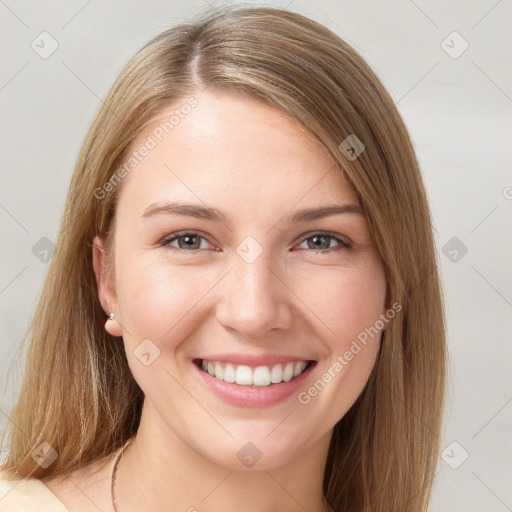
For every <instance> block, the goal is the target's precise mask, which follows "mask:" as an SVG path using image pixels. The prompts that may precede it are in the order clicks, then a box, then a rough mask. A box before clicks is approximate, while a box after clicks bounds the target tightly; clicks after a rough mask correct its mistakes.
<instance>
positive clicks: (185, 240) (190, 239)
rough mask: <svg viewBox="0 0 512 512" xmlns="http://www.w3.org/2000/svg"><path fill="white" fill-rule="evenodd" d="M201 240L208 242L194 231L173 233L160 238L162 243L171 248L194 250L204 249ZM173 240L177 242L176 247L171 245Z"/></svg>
mask: <svg viewBox="0 0 512 512" xmlns="http://www.w3.org/2000/svg"><path fill="white" fill-rule="evenodd" d="M202 240H205V241H206V242H207V243H208V241H207V240H206V238H205V237H204V236H201V235H199V234H198V233H196V232H194V231H190V232H183V233H173V234H172V235H171V236H170V237H168V238H166V239H164V240H162V245H165V246H169V247H171V248H172V249H178V250H180V249H181V250H183V251H194V250H195V249H205V247H204V246H201V241H202ZM174 242H177V243H178V246H177V247H176V246H175V245H172V244H173V243H174Z"/></svg>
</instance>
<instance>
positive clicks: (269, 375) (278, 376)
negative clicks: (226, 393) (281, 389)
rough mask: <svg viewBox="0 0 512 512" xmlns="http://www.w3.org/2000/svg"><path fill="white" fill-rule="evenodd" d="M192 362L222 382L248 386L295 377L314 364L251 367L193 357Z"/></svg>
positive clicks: (298, 362) (278, 382) (263, 384)
mask: <svg viewBox="0 0 512 512" xmlns="http://www.w3.org/2000/svg"><path fill="white" fill-rule="evenodd" d="M194 364H195V365H196V366H197V367H198V368H200V369H201V370H202V371H204V372H205V373H208V374H210V375H211V376H212V377H213V378H215V379H217V380H220V381H223V382H228V383H232V384H238V385H240V386H248V387H266V386H273V385H275V384H281V383H282V382H288V381H290V380H293V379H295V378H296V377H298V376H299V375H301V374H302V373H304V372H305V371H306V370H307V369H308V368H310V367H311V366H312V365H314V364H316V361H312V360H310V361H294V362H290V363H278V364H273V365H263V366H256V367H252V366H247V365H243V364H231V363H226V362H221V361H207V360H206V359H194Z"/></svg>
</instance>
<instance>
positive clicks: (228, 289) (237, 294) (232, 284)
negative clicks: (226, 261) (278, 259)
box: [217, 253, 293, 339]
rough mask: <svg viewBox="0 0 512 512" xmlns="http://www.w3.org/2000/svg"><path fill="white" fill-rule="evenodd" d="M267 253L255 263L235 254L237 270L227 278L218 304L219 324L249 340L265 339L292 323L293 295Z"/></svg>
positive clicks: (224, 280)
mask: <svg viewBox="0 0 512 512" xmlns="http://www.w3.org/2000/svg"><path fill="white" fill-rule="evenodd" d="M264 254H265V253H263V254H261V255H260V256H259V257H258V258H257V259H256V260H255V261H253V262H252V263H248V262H246V261H244V260H243V259H242V258H241V257H240V256H239V255H238V254H236V253H235V254H234V255H233V268H232V270H231V272H229V274H228V275H227V276H226V278H225V279H223V283H222V288H221V298H220V300H219V304H218V305H217V320H218V322H219V323H220V324H221V325H223V326H224V327H225V328H226V329H228V330H232V331H236V332H238V333H239V334H240V335H242V336H244V337H247V338H254V339H256V338H261V337H262V336H264V335H265V334H266V333H268V332H269V331H271V330H272V329H288V328H290V326H291V324H292V319H293V317H292V308H291V304H290V301H291V300H292V297H293V293H292V292H291V291H290V288H289V284H287V283H286V282H285V279H283V277H281V276H280V275H279V274H280V272H278V270H277V268H276V266H275V265H273V266H272V262H271V261H269V258H266V257H264Z"/></svg>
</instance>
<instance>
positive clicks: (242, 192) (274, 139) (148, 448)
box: [45, 91, 386, 512]
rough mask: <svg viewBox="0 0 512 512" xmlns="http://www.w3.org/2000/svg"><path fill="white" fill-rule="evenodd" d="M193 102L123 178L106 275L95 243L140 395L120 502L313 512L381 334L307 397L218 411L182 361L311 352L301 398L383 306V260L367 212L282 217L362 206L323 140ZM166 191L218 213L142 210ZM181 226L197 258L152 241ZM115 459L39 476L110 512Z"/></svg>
mask: <svg viewBox="0 0 512 512" xmlns="http://www.w3.org/2000/svg"><path fill="white" fill-rule="evenodd" d="M194 97H195V98H196V99H197V100H198V106H197V107H195V108H194V109H193V110H192V112H191V113H190V114H189V115H188V116H187V117H185V119H183V120H181V121H180V123H179V125H177V126H176V127H175V128H174V129H173V131H172V132H171V133H170V134H169V135H167V136H166V137H165V138H164V139H163V140H162V141H161V142H160V143H159V144H158V145H157V147H156V148H155V149H153V150H152V151H151V152H150V153H149V155H148V156H146V157H145V158H144V160H143V161H142V162H141V163H139V164H138V166H137V167H136V169H134V170H133V171H132V172H131V173H130V174H129V175H127V176H126V177H125V178H124V179H123V181H122V183H121V185H120V186H121V187H122V188H121V190H120V196H119V203H118V206H117V213H116V214H117V227H116V232H115V241H114V251H115V254H114V262H113V264H114V269H113V272H112V275H111V276H110V277H108V275H107V273H106V272H104V270H103V267H104V265H105V264H106V263H107V262H106V261H105V255H104V253H103V252H102V251H101V250H100V249H101V248H102V247H103V240H102V239H101V238H100V237H96V238H95V239H94V241H93V245H94V246H95V247H96V248H95V249H93V259H94V268H95V273H96V278H97V282H98V293H99V298H100V301H101V303H102V305H103V307H104V309H105V312H106V313H110V312H114V313H115V316H116V320H115V321H110V320H109V321H107V323H106V327H105V328H106V330H107V331H108V332H109V333H110V334H113V335H115V336H120V335H122V336H123V340H124V345H125V349H126V356H127V358H128V362H129V365H130V368H131V370H132V372H133V375H134V377H135V379H136V381H137V382H138V384H139V386H140V387H141V389H142V390H143V392H144V394H145V397H146V398H145V403H144V408H143V413H142V419H141V424H140V427H139V430H138V433H137V435H136V438H135V441H134V442H133V443H132V445H130V446H129V447H128V448H127V449H126V451H125V452H124V456H123V459H122V462H121V464H120V466H119V469H118V475H117V486H116V489H117V491H116V493H117V497H118V498H117V509H118V512H135V511H140V510H147V511H153V510H154V511H156V510H171V511H187V510H198V511H218V510H223V511H225V512H234V511H237V512H238V511H239V510H240V508H241V504H243V509H244V510H246V511H248V512H261V511H268V510H282V511H290V512H291V511H296V510H308V511H311V512H313V511H315V512H320V511H323V510H325V506H324V504H323V502H322V479H323V473H324V467H325V462H326V458H327V451H328V446H329V441H330V438H331V434H332V429H333V427H334V425H335V424H336V423H337V422H338V421H339V420H340V418H342V417H343V415H344V414H345V413H346V412H347V410H348V409H349V408H350V406H351V405H352V404H353V403H354V402H355V400H356V399H357V397H358V396H359V395H360V393H361V392H362V390H363V388H364V386H365V384H366V382H367V380H368V377H369V373H370V371H371V368H372V367H373V365H374V363H375V360H376V356H377V353H378V349H379V337H378V336H376V337H374V338H373V339H371V338H370V341H369V343H368V344H367V345H366V346H365V347H364V348H363V349H362V350H361V351H360V352H359V353H358V354H357V355H355V356H354V358H353V359H352V360H351V361H350V362H348V364H347V365H346V366H345V367H344V368H343V370H342V371H341V372H339V373H338V374H337V375H336V377H335V378H333V379H332V380H331V382H330V383H328V384H327V385H326V386H325V388H324V389H323V390H322V391H321V392H319V393H318V395H317V396H315V397H314V398H312V399H311V401H310V402H309V403H308V404H307V405H303V404H301V403H299V401H298V400H297V393H294V394H293V395H292V396H291V397H290V398H289V399H287V400H285V401H284V402H281V403H279V404H277V405H274V406H272V407H266V408H256V409H254V408H241V407H237V406H234V405H231V404H228V403H225V402H224V401H222V400H221V399H220V398H218V397H217V396H215V395H214V394H213V393H212V392H211V391H210V390H209V389H208V388H207V387H206V386H205V385H204V384H203V383H202V382H201V380H200V379H199V378H198V377H197V375H196V373H195V372H193V371H191V366H190V365H191V363H190V360H191V358H196V357H201V356H202V355H204V354H211V353H219V352H234V353H244V354H245V353H249V354H265V353H269V352H274V353H276V352H277V353H279V354H291V355H296V356H299V357H298V358H299V359H302V358H303V359H313V360H316V361H317V365H316V367H315V368H314V369H313V371H312V373H311V374H310V375H309V377H308V379H307V381H306V383H305V384H304V385H303V386H302V387H301V388H300V390H299V391H304V390H307V389H308V387H310V386H311V385H312V384H313V383H314V382H315V381H317V380H318V379H319V378H321V376H322V374H323V373H324V372H326V371H327V370H328V369H329V367H332V364H333V362H334V361H336V358H337V357H338V356H339V355H342V354H344V353H345V352H346V351H347V350H348V349H349V347H350V345H351V343H352V341H353V340H355V339H356V337H357V335H358V334H359V333H361V332H362V331H364V329H365V328H367V327H369V326H372V325H374V324H375V322H376V321H377V320H378V319H379V315H380V314H383V313H384V312H385V294H386V281H385V276H384V269H383V265H382V261H381V259H380V256H379V253H378V251H377V248H376V246H375V244H374V241H373V239H372V236H371V233H370V230H369V227H368V223H367V221H366V218H365V216H364V215H363V214H358V213H345V214H336V215H331V216H328V217H324V218H321V219H317V220H309V221H306V222H300V223H296V224H293V223H290V222H288V220H287V219H288V217H289V216H290V215H291V214H292V213H294V212H295V211H297V210H299V209H303V208H315V207H320V206H324V205H328V204H354V205H358V204H359V203H358V199H357V195H356V193H355V191H354V190H353V188H352V187H351V186H350V184H349V183H348V182H347V181H346V180H345V179H344V178H343V176H342V173H341V172H340V170H339V169H337V168H336V167H335V162H334V160H333V159H332V158H331V157H330V155H329V154H328V152H327V150H326V149H325V148H324V147H323V146H322V145H321V144H320V143H319V142H318V141H316V140H315V139H314V138H313V137H312V136H311V135H310V134H309V133H308V132H307V131H306V130H305V129H304V128H302V127H301V126H300V125H299V124H298V122H297V121H295V120H293V119H292V118H290V116H287V115H285V114H284V113H283V112H282V111H280V110H277V109H275V108H274V107H270V106H267V105H265V104H264V103H262V102H260V101H259V100H257V99H253V98H248V97H245V96H239V95H234V94H232V93H225V92H222V93H219V92H211V91H210V92H202V93H198V94H195V95H194ZM175 108H176V107H175V106H172V107H170V108H169V110H168V112H167V111H166V112H162V117H161V118H159V119H157V120H155V123H154V124H153V125H152V126H150V127H149V128H148V130H147V131H146V132H145V133H143V134H141V136H140V137H139V138H138V139H137V140H136V141H135V142H134V144H133V148H138V147H140V146H141V145H142V144H143V142H144V141H145V140H146V138H147V136H148V135H149V134H151V131H152V129H154V127H155V126H157V125H158V124H159V123H160V122H161V121H162V120H163V119H166V118H168V117H169V115H170V113H172V111H173V109H175ZM162 200H182V201H186V202H190V203H194V204H198V205H200V206H208V207H213V208H216V209H218V210H220V211H221V212H223V213H224V214H225V216H226V218H227V221H226V223H225V224H224V223H221V222H216V221H212V220H206V219H198V218H193V217H187V216H183V215H176V214H159V215H154V216H151V217H148V218H143V217H142V214H143V213H144V211H145V209H146V208H147V207H148V206H149V205H151V204H152V203H154V202H155V201H162ZM179 231H194V232H198V234H199V235H200V236H202V237H204V238H194V239H193V240H194V241H193V244H195V245H193V247H194V248H193V250H190V249H188V250H187V249H183V248H182V249H180V247H186V244H185V243H184V241H183V238H181V239H180V240H181V242H182V243H181V245H179V240H174V242H172V244H171V247H169V245H167V246H165V245H161V244H159V242H161V241H162V240H163V239H164V238H166V237H168V235H171V234H173V233H176V232H179ZM325 231H329V232H333V233H334V234H336V236H339V237H341V238H342V239H343V240H347V239H348V240H349V241H350V243H351V248H349V249H347V248H345V247H343V246H342V245H341V244H340V242H337V241H336V240H335V239H333V238H329V237H327V238H326V239H324V240H323V241H322V239H321V240H320V247H319V248H315V245H314V243H313V242H314V240H312V238H313V239H314V236H315V235H318V234H319V233H320V235H321V234H322V232H325ZM248 236H251V237H253V238H254V239H255V240H256V241H257V242H258V244H259V245H260V246H261V248H262V250H263V252H262V253H261V254H260V255H259V257H258V258H256V260H255V261H254V262H252V263H247V262H246V261H245V260H244V259H243V258H241V257H240V256H239V254H238V253H237V252H236V249H237V247H238V246H239V245H240V243H241V242H242V241H243V240H244V239H245V238H246V237H248ZM308 237H309V238H308ZM311 237H312V238H311ZM308 241H309V243H308ZM317 243H318V242H317ZM172 247H174V250H173V249H172ZM322 250H324V251H325V250H327V252H323V253H322V252H321V251H322ZM144 339H150V340H151V342H152V343H154V344H155V345H156V346H157V347H158V348H159V350H160V355H159V357H157V358H156V359H155V360H154V361H153V362H152V364H150V365H149V366H146V365H144V364H142V363H141V361H140V360H139V359H138V358H137V357H136V355H135V354H134V350H135V349H136V347H137V346H138V345H139V344H140V343H141V341H142V340H144ZM247 442H251V443H253V444H254V445H255V446H256V447H257V448H258V449H259V451H260V452H261V453H262V458H261V459H260V460H259V461H258V463H257V464H256V465H255V466H254V467H253V468H252V469H248V468H246V467H245V466H244V465H243V464H242V463H241V462H240V460H239V459H238V458H237V452H238V451H239V450H240V449H241V448H242V447H243V446H244V445H245V444H246V443H247ZM112 460H113V459H112V458H107V459H105V460H104V461H100V462H98V463H96V464H95V465H92V466H91V467H90V468H85V469H82V470H78V471H76V472H75V473H74V474H72V475H71V478H67V479H64V480H59V479H53V480H48V481H46V482H45V483H46V484H47V485H48V486H49V487H50V488H51V489H52V490H53V491H54V492H55V493H56V494H57V495H58V496H60V497H61V499H62V501H63V502H64V503H66V504H67V505H68V506H69V507H71V506H72V507H73V510H74V511H75V510H76V511H81V510H84V511H85V510H97V507H100V508H101V510H102V511H110V510H112V507H111V504H110V480H109V479H110V471H111V470H112ZM92 469H96V470H97V471H98V472H97V474H96V476H95V477H89V475H90V474H91V471H92ZM71 481H72V482H73V484H71V483H70V482H71ZM76 486H78V488H77V487H76ZM84 493H85V494H86V495H87V496H88V498H89V500H84V496H83V494H84ZM91 501H92V502H94V504H95V505H96V506H93V505H92V504H91ZM192 507H194V508H192Z"/></svg>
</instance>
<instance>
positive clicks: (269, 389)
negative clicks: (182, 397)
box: [191, 361, 316, 408]
mask: <svg viewBox="0 0 512 512" xmlns="http://www.w3.org/2000/svg"><path fill="white" fill-rule="evenodd" d="M191 363H192V366H193V367H194V368H195V371H197V373H198V374H199V377H200V378H201V379H202V380H203V382H204V383H205V384H206V385H207V386H208V388H209V389H211V391H212V392H213V393H214V394H215V395H217V396H218V397H219V398H222V399H223V400H224V401H226V402H228V403H230V404H233V405H236V406H238V407H252V408H255V407H270V406H272V405H276V404H278V403H280V402H283V401H284V400H286V399H287V398H289V397H290V396H291V395H292V394H294V393H295V392H296V391H297V390H298V388H299V387H300V386H301V384H303V383H304V381H305V380H306V379H307V378H308V376H309V374H310V373H311V371H312V370H313V368H314V367H315V366H316V362H314V363H313V364H312V365H311V366H309V368H307V369H306V370H305V371H304V372H302V373H301V374H300V375H299V376H298V377H295V378H294V379H291V380H289V381H288V382H280V383H279V384H270V385H269V386H262V387H249V386H242V385H240V384H232V383H230V382H224V381H223V380H219V379H216V378H215V377H212V376H211V375H210V374H209V373H207V372H205V371H203V370H201V369H200V368H199V367H198V366H197V365H196V364H195V363H194V362H193V361H191Z"/></svg>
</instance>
